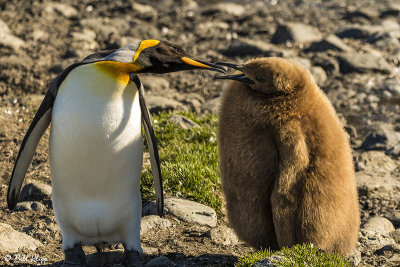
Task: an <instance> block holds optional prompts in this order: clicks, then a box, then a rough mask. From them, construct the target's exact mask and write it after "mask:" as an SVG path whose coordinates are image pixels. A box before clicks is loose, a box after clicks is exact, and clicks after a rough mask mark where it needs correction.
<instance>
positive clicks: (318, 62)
mask: <svg viewBox="0 0 400 267" xmlns="http://www.w3.org/2000/svg"><path fill="white" fill-rule="evenodd" d="M313 62H314V65H315V66H320V67H321V68H323V69H324V71H325V72H326V73H327V74H334V73H336V72H338V71H339V64H338V63H337V61H336V60H335V59H333V58H331V57H329V56H326V55H323V54H318V55H317V56H316V57H314V58H313Z"/></svg>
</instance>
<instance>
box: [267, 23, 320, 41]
mask: <svg viewBox="0 0 400 267" xmlns="http://www.w3.org/2000/svg"><path fill="white" fill-rule="evenodd" d="M321 38H322V34H321V33H320V32H319V30H318V29H317V28H314V27H312V26H309V25H305V24H302V23H286V24H283V25H279V26H278V28H277V29H276V31H275V33H274V35H273V36H272V39H271V41H272V43H275V44H281V43H286V42H287V41H289V42H293V43H307V42H312V41H317V40H320V39H321Z"/></svg>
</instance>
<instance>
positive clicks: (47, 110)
mask: <svg viewBox="0 0 400 267" xmlns="http://www.w3.org/2000/svg"><path fill="white" fill-rule="evenodd" d="M53 103H54V97H53V96H52V95H51V94H50V92H47V94H46V96H45V97H44V99H43V101H42V103H41V104H40V106H39V109H38V111H37V112H36V114H35V117H34V118H33V121H32V122H31V125H30V126H29V128H28V131H27V133H26V135H25V137H24V139H23V140H22V144H21V148H20V149H19V152H18V157H17V159H16V161H15V165H14V169H13V172H12V175H11V180H10V184H9V186H8V192H7V205H8V208H9V209H10V210H13V209H14V208H15V206H16V205H17V202H18V199H19V193H20V190H21V185H22V182H23V181H24V177H25V174H26V170H27V169H28V167H29V164H30V162H31V160H32V158H33V154H35V150H36V147H37V145H38V143H39V141H40V138H41V137H42V135H43V134H44V132H45V131H46V129H47V127H49V124H50V121H51V110H52V108H53Z"/></svg>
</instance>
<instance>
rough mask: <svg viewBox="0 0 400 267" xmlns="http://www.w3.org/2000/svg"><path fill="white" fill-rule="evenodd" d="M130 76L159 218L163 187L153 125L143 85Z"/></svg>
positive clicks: (162, 205)
mask: <svg viewBox="0 0 400 267" xmlns="http://www.w3.org/2000/svg"><path fill="white" fill-rule="evenodd" d="M130 76H131V80H132V81H133V82H134V83H135V84H136V86H137V88H138V90H139V103H140V109H141V111H142V118H143V120H142V122H143V128H144V133H145V136H146V140H147V144H148V145H149V153H150V163H151V170H152V172H153V178H154V187H155V189H156V205H157V213H158V215H159V216H161V217H162V216H163V215H164V196H163V185H162V176H161V168H160V158H159V155H158V148H157V143H156V137H155V135H154V130H153V123H152V122H151V118H150V112H149V109H148V108H147V106H146V102H145V100H144V88H143V84H142V83H141V82H140V80H139V77H138V76H137V75H135V74H131V75H130Z"/></svg>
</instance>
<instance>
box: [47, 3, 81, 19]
mask: <svg viewBox="0 0 400 267" xmlns="http://www.w3.org/2000/svg"><path fill="white" fill-rule="evenodd" d="M45 11H46V12H48V13H50V14H56V15H62V16H64V17H66V18H72V17H76V16H77V15H78V10H76V9H75V8H74V7H72V6H71V5H68V4H65V3H54V2H48V3H47V6H46V8H45Z"/></svg>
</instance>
